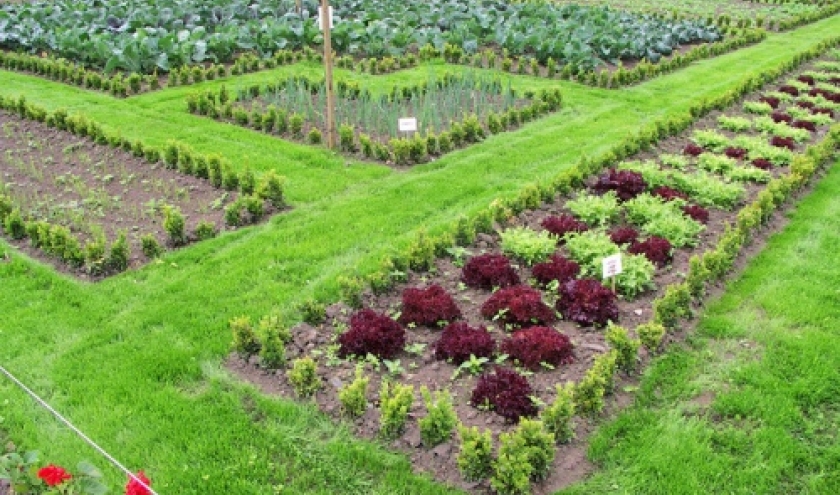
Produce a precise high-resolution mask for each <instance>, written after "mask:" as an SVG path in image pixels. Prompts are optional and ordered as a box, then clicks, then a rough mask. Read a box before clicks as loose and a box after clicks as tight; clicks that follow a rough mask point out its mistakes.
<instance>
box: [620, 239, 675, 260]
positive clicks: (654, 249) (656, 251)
mask: <svg viewBox="0 0 840 495" xmlns="http://www.w3.org/2000/svg"><path fill="white" fill-rule="evenodd" d="M671 250H672V247H671V243H670V242H668V239H663V238H662V237H657V236H652V237H650V238H648V239H647V240H645V241H636V242H634V243H633V244H631V245H630V248H629V249H628V250H627V252H629V253H630V254H643V255H644V256H645V258H647V259H648V260H650V262H651V263H653V264H654V265H656V266H659V267H663V266H665V265H667V264H668V263H670V262H671V258H672V256H671Z"/></svg>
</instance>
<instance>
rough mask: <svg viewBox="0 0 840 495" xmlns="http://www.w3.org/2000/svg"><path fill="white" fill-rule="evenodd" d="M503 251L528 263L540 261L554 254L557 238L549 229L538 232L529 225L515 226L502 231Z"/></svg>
mask: <svg viewBox="0 0 840 495" xmlns="http://www.w3.org/2000/svg"><path fill="white" fill-rule="evenodd" d="M500 236H501V238H502V251H503V252H504V253H505V254H507V255H509V256H512V257H514V258H516V259H519V260H521V261H523V262H524V263H525V264H527V265H533V264H534V263H540V262H542V261H545V260H546V258H548V257H549V256H551V255H552V254H554V251H555V250H556V249H557V238H556V237H555V236H553V235H551V234H550V233H549V232H548V231H540V232H536V231H534V230H531V229H529V228H527V227H513V228H510V229H505V230H503V231H502V232H501V233H500Z"/></svg>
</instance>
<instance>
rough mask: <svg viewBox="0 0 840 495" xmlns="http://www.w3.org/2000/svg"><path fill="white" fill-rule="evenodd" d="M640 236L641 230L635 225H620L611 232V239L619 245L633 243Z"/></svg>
mask: <svg viewBox="0 0 840 495" xmlns="http://www.w3.org/2000/svg"><path fill="white" fill-rule="evenodd" d="M638 238H639V231H638V230H636V229H634V228H633V227H618V228H617V229H613V230H612V232H610V240H611V241H613V242H614V243H616V244H618V245H622V244H632V243H634V242H636V240H637V239H638Z"/></svg>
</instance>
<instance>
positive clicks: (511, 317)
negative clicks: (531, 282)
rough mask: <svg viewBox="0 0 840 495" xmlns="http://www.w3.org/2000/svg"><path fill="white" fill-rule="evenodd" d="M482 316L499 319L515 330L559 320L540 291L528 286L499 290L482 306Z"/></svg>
mask: <svg viewBox="0 0 840 495" xmlns="http://www.w3.org/2000/svg"><path fill="white" fill-rule="evenodd" d="M481 316H483V317H485V318H487V319H493V318H498V321H499V322H500V323H504V324H505V325H510V326H512V327H514V328H519V327H529V326H534V325H542V324H545V323H550V322H552V321H554V320H556V319H557V316H556V315H555V314H554V311H553V310H552V309H551V308H550V307H549V306H548V305H547V304H545V303H544V302H543V301H542V294H540V291H538V290H536V289H534V288H532V287H529V286H527V285H514V286H512V287H506V288H504V289H499V290H497V291H496V292H494V293H493V295H492V296H490V298H489V299H487V301H485V302H484V304H482V305H481Z"/></svg>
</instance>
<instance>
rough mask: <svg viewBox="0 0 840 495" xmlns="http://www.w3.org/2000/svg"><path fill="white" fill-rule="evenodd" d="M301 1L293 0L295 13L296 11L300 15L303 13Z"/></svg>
mask: <svg viewBox="0 0 840 495" xmlns="http://www.w3.org/2000/svg"><path fill="white" fill-rule="evenodd" d="M302 2H303V0H295V7H297V13H298V15H301V14H302V13H303V5H302Z"/></svg>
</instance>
